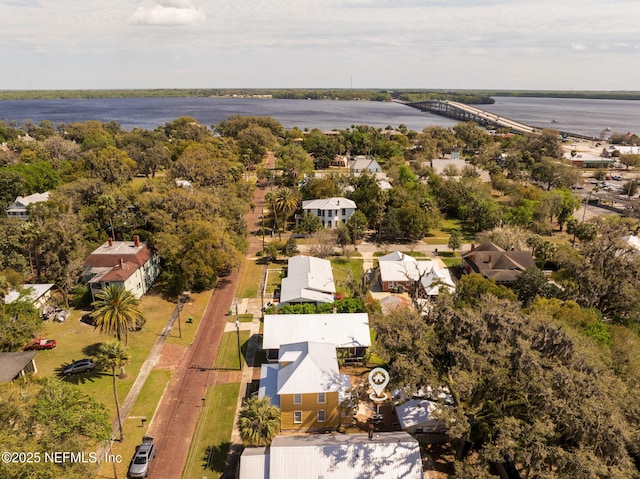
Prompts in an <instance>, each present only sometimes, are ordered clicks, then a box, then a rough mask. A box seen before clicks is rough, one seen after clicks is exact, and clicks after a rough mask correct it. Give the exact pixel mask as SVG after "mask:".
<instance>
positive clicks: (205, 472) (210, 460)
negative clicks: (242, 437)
mask: <svg viewBox="0 0 640 479" xmlns="http://www.w3.org/2000/svg"><path fill="white" fill-rule="evenodd" d="M239 391H240V383H230V384H219V385H217V386H213V387H211V388H209V389H208V390H207V394H206V400H205V404H204V407H203V408H202V410H201V412H200V418H199V419H198V425H197V427H196V431H195V433H194V436H193V440H192V442H191V447H190V449H189V455H188V456H187V463H186V465H185V468H184V471H183V474H182V478H183V479H202V478H203V477H206V478H207V479H219V478H221V477H222V475H223V473H224V466H225V461H226V459H227V453H228V451H229V446H230V444H231V431H232V429H233V420H234V417H235V409H236V403H237V401H238V393H239Z"/></svg>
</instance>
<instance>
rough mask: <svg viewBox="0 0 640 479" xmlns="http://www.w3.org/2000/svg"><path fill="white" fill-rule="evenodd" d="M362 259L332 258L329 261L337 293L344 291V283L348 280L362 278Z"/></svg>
mask: <svg viewBox="0 0 640 479" xmlns="http://www.w3.org/2000/svg"><path fill="white" fill-rule="evenodd" d="M362 263H363V260H362V259H358V258H351V259H349V260H347V259H346V258H334V259H331V269H332V270H333V280H334V282H335V284H336V289H337V290H338V291H344V290H345V282H346V281H347V280H350V279H352V278H353V279H358V278H360V277H361V276H362V272H363V271H362Z"/></svg>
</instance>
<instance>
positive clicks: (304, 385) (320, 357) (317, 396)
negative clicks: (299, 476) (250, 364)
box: [258, 341, 351, 477]
mask: <svg viewBox="0 0 640 479" xmlns="http://www.w3.org/2000/svg"><path fill="white" fill-rule="evenodd" d="M350 387H351V383H350V380H349V376H347V375H344V374H340V370H339V368H338V359H337V355H336V346H335V344H331V343H320V342H312V341H307V342H301V343H293V344H281V345H280V351H279V354H278V363H277V364H263V365H262V368H261V371H260V389H259V391H258V396H259V397H260V398H263V397H269V398H271V403H272V404H274V405H276V406H278V407H280V412H281V429H282V430H306V431H309V430H331V429H336V428H338V426H340V424H341V421H342V414H341V413H340V410H339V407H338V406H339V404H340V402H341V401H342V400H344V399H345V398H346V393H347V391H348V390H349V388H350ZM291 477H296V476H291Z"/></svg>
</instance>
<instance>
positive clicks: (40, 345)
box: [24, 338, 56, 351]
mask: <svg viewBox="0 0 640 479" xmlns="http://www.w3.org/2000/svg"><path fill="white" fill-rule="evenodd" d="M55 347H56V340H55V339H42V338H39V339H34V340H33V341H31V342H30V343H29V344H27V345H26V346H25V347H24V349H25V351H26V350H29V349H53V348H55Z"/></svg>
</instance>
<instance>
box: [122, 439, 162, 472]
mask: <svg viewBox="0 0 640 479" xmlns="http://www.w3.org/2000/svg"><path fill="white" fill-rule="evenodd" d="M154 457H156V446H155V445H154V444H153V437H152V436H144V437H143V438H142V444H140V445H139V446H137V447H136V452H135V454H134V455H133V458H132V459H131V463H130V464H129V471H128V472H127V477H128V478H130V479H134V478H138V477H147V476H148V475H149V468H150V467H151V461H152V460H153V458H154Z"/></svg>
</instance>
